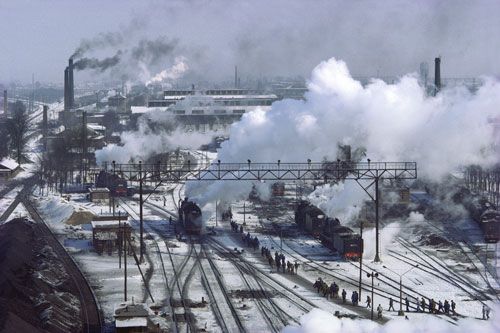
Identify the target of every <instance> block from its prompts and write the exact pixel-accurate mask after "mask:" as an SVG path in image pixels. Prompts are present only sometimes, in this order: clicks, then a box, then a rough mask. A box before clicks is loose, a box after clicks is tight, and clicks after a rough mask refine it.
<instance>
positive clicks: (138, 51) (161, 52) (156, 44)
mask: <svg viewBox="0 0 500 333" xmlns="http://www.w3.org/2000/svg"><path fill="white" fill-rule="evenodd" d="M178 42H179V41H178V40H177V39H173V40H169V39H168V38H167V37H166V36H160V37H158V38H156V39H154V40H147V39H142V40H140V41H139V43H138V44H137V46H135V47H133V48H132V53H131V55H132V58H133V59H135V60H137V61H138V62H142V63H145V64H147V65H148V66H153V65H157V64H158V63H159V62H160V61H161V60H162V59H163V58H164V57H165V56H166V55H169V54H171V53H172V52H173V51H174V50H175V48H176V47H177V44H178Z"/></svg>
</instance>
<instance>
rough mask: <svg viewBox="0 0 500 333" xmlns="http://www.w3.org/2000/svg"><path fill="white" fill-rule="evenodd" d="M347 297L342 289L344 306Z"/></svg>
mask: <svg viewBox="0 0 500 333" xmlns="http://www.w3.org/2000/svg"><path fill="white" fill-rule="evenodd" d="M346 297H347V292H346V291H345V289H342V303H344V304H345V299H346Z"/></svg>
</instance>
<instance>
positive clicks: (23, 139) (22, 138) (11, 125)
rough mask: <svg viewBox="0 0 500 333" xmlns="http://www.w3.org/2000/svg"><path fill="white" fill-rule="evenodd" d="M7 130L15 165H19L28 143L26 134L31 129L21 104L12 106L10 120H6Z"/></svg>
mask: <svg viewBox="0 0 500 333" xmlns="http://www.w3.org/2000/svg"><path fill="white" fill-rule="evenodd" d="M7 128H8V131H9V134H10V140H11V141H10V146H11V149H12V150H13V151H14V154H15V157H16V160H17V163H19V164H21V157H22V154H23V152H24V149H25V148H26V145H27V143H28V138H29V137H28V132H29V131H30V129H31V124H30V119H29V117H28V113H27V112H26V106H25V105H24V104H23V103H22V102H20V101H17V102H16V103H15V104H14V110H13V112H12V118H10V119H8V120H7Z"/></svg>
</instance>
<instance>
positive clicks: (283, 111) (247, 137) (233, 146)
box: [187, 58, 500, 201]
mask: <svg viewBox="0 0 500 333" xmlns="http://www.w3.org/2000/svg"><path fill="white" fill-rule="evenodd" d="M308 88H309V92H308V93H307V94H306V100H305V101H297V100H283V101H279V102H275V103H274V104H273V105H272V109H271V110H270V111H267V112H265V111H263V110H256V111H255V112H251V113H248V114H245V115H244V116H243V118H242V120H241V121H240V122H238V123H235V124H233V125H232V126H231V129H230V140H229V141H226V142H224V143H223V144H222V148H221V150H220V151H219V156H218V159H220V160H221V161H222V162H241V161H246V160H247V159H250V160H252V161H255V162H273V161H277V160H278V159H280V160H281V161H290V162H292V161H293V162H301V161H303V162H305V161H306V159H307V158H310V159H311V160H313V161H321V160H322V159H323V158H327V159H330V160H335V159H336V156H337V149H338V148H337V144H338V143H342V144H350V145H351V146H352V148H353V149H355V148H359V147H364V148H366V150H367V157H368V158H370V159H371V160H372V161H376V160H379V161H416V162H417V163H418V170H419V177H426V178H431V179H434V180H438V179H440V178H441V177H442V176H444V175H445V174H446V173H447V172H449V171H451V170H454V169H455V168H457V167H458V166H460V165H468V164H471V163H474V164H481V165H491V164H493V163H496V162H498V161H499V156H498V155H497V153H495V152H494V151H493V149H492V147H493V144H494V142H493V140H494V139H493V132H494V129H493V126H492V124H491V123H489V122H488V119H491V118H496V117H498V116H499V114H500V109H499V108H498V105H500V84H499V83H498V82H497V81H495V80H493V79H489V78H485V84H484V85H483V86H481V87H480V88H479V90H478V91H477V92H475V93H471V92H470V91H469V90H467V89H466V88H465V87H458V88H453V89H443V90H442V91H441V92H440V93H439V94H438V95H437V96H436V97H432V96H427V95H426V94H425V92H424V89H423V88H422V87H421V86H420V85H419V84H418V80H417V78H416V77H415V76H414V75H407V76H404V77H402V78H401V79H400V80H399V81H398V82H396V83H394V84H387V83H385V82H383V81H381V80H373V81H372V82H371V83H370V84H368V85H367V86H365V87H363V86H362V85H361V83H360V82H358V81H356V80H355V79H353V78H352V77H351V75H350V73H349V70H348V68H347V66H346V64H345V63H344V62H343V61H339V60H336V59H334V58H331V59H330V60H328V61H324V62H322V63H321V64H319V65H318V66H317V67H316V68H315V69H314V70H313V72H312V76H311V79H310V80H309V81H308ZM197 186H202V187H203V188H205V190H206V192H205V193H206V195H210V196H211V197H210V198H209V197H205V198H204V197H200V198H199V199H200V200H201V201H210V200H215V199H216V198H218V197H219V196H222V195H224V196H229V195H230V193H228V192H227V189H226V187H225V186H224V185H221V184H216V183H214V184H212V185H209V186H212V187H211V188H208V187H209V186H208V187H207V184H193V183H191V186H188V187H187V190H188V193H189V191H190V190H192V189H193V188H194V187H197ZM197 192H198V191H197ZM241 192H242V191H241V190H240V189H239V190H238V191H237V193H234V194H235V196H234V197H235V198H242V195H244V194H248V193H241ZM198 193H199V192H198ZM202 196H203V195H202Z"/></svg>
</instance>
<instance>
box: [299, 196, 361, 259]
mask: <svg viewBox="0 0 500 333" xmlns="http://www.w3.org/2000/svg"><path fill="white" fill-rule="evenodd" d="M295 223H297V224H298V225H299V226H300V227H301V228H303V229H305V230H306V231H308V232H309V233H311V234H312V235H313V236H314V237H316V238H318V239H320V240H321V242H322V243H323V244H325V246H327V247H328V248H330V249H332V250H336V251H337V252H338V253H339V254H340V255H342V256H343V257H344V258H345V259H348V260H356V259H359V258H360V256H361V255H362V253H363V239H362V238H361V236H360V235H359V234H357V233H355V232H354V231H352V229H350V228H348V227H346V226H342V225H341V224H340V221H339V219H337V218H334V219H332V218H329V217H327V216H326V214H325V213H324V212H323V211H322V210H321V209H319V208H318V207H316V206H314V205H312V204H311V203H309V202H307V201H301V202H300V203H299V204H298V206H297V209H296V210H295Z"/></svg>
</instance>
